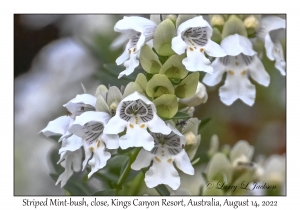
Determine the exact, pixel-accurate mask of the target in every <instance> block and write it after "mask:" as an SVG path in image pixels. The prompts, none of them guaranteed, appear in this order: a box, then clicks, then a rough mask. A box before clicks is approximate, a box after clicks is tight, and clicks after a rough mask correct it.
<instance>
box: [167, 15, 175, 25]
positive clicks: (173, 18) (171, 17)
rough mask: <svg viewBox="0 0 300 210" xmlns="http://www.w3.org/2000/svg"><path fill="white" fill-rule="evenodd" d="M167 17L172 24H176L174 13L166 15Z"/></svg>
mask: <svg viewBox="0 0 300 210" xmlns="http://www.w3.org/2000/svg"><path fill="white" fill-rule="evenodd" d="M167 18H168V19H169V20H171V21H172V22H173V23H174V25H175V24H176V20H177V16H176V15H168V16H167Z"/></svg>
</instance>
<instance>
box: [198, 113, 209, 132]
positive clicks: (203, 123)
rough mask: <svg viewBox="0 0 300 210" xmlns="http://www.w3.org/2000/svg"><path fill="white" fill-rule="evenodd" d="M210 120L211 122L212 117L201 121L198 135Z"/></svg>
mask: <svg viewBox="0 0 300 210" xmlns="http://www.w3.org/2000/svg"><path fill="white" fill-rule="evenodd" d="M210 120H211V118H210V117H206V118H203V119H201V123H200V125H199V129H198V133H199V132H200V130H202V129H203V127H204V126H205V125H206V124H207V123H209V121H210Z"/></svg>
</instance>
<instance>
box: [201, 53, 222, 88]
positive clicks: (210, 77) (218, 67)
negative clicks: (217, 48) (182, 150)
mask: <svg viewBox="0 0 300 210" xmlns="http://www.w3.org/2000/svg"><path fill="white" fill-rule="evenodd" d="M211 67H212V68H213V69H214V71H213V73H212V74H205V76H204V78H203V80H202V82H203V83H204V84H206V85H208V86H215V85H216V84H218V83H219V82H221V80H222V76H223V74H224V72H225V66H224V65H223V64H222V63H221V62H220V60H219V58H217V59H216V60H214V61H213V63H212V64H211Z"/></svg>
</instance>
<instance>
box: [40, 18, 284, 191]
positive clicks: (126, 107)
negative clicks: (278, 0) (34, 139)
mask: <svg viewBox="0 0 300 210" xmlns="http://www.w3.org/2000/svg"><path fill="white" fill-rule="evenodd" d="M173 27H175V26H173ZM157 28H158V26H157V23H155V22H153V21H151V20H149V19H146V18H142V17H135V16H133V17H124V18H123V19H122V20H120V21H118V22H117V23H116V25H115V28H114V29H115V31H117V32H121V33H122V35H121V36H120V37H119V38H118V39H117V40H116V41H115V43H114V45H118V44H120V43H123V42H124V41H126V40H129V41H128V43H127V45H126V48H125V51H124V52H123V54H122V55H121V56H120V57H119V58H117V60H116V63H117V64H118V65H121V64H123V65H124V66H125V67H126V69H125V70H124V71H122V72H121V73H120V74H119V78H121V77H122V76H124V75H129V74H131V73H133V71H134V69H135V68H136V67H137V66H138V65H139V58H140V54H141V51H143V50H142V47H143V46H144V45H145V44H148V45H149V46H151V45H152V41H153V39H155V37H154V36H155V33H156V29H157ZM282 28H285V20H283V19H281V18H279V17H266V18H263V19H262V20H261V28H260V30H259V32H258V33H257V34H258V35H257V36H258V37H259V38H261V39H263V40H264V42H265V48H266V50H267V56H268V58H270V59H271V60H275V62H276V63H275V67H276V68H278V69H279V70H280V72H281V74H283V75H284V74H285V70H284V68H285V61H284V58H283V50H282V46H281V44H280V42H279V41H278V39H276V37H277V36H276V33H275V34H274V33H273V31H274V30H275V31H276V30H277V29H282ZM175 31H176V32H175V33H176V35H175V36H173V37H172V40H171V41H170V44H169V45H170V48H169V49H170V50H172V51H173V53H174V54H178V55H183V59H182V62H181V61H180V65H181V66H183V68H185V69H184V70H182V71H186V74H185V73H183V75H184V76H180V81H179V82H177V83H176V80H171V79H170V80H169V78H168V77H167V76H166V75H163V72H162V71H160V72H159V74H156V73H158V72H156V73H155V75H153V77H151V81H148V84H147V85H146V84H144V83H147V79H146V77H140V78H139V79H140V81H145V82H140V83H138V82H137V81H136V83H134V82H133V83H134V84H133V83H129V84H128V87H129V86H130V88H131V91H129V89H130V88H128V89H125V91H120V90H119V89H118V88H117V87H115V86H113V87H110V88H109V89H106V87H105V88H101V87H100V88H98V89H97V91H96V94H95V96H92V95H89V94H82V95H77V97H76V98H74V99H73V100H71V101H69V102H68V103H67V104H65V105H64V106H65V107H66V108H67V110H68V113H69V114H68V115H67V116H62V117H59V118H57V119H55V120H53V121H51V122H49V124H48V126H47V127H46V128H44V129H43V130H42V131H41V132H42V133H43V134H44V135H46V136H53V135H61V137H60V140H59V141H61V142H62V147H61V149H60V150H59V154H60V156H61V158H60V161H59V163H60V162H62V161H65V164H64V167H65V171H64V173H62V174H61V175H60V177H59V178H58V180H57V183H59V182H61V186H62V187H63V186H64V185H65V184H66V182H67V180H68V179H69V178H70V176H71V175H72V174H73V171H79V170H80V169H82V170H85V168H86V166H87V165H89V166H90V167H91V171H90V173H89V174H88V178H90V177H91V176H92V175H93V174H94V173H95V172H97V171H98V170H99V169H102V168H103V167H105V166H106V165H107V161H108V160H109V159H110V158H111V151H110V150H115V149H118V148H119V147H120V148H121V149H122V150H125V149H127V148H130V147H141V150H140V151H139V154H138V155H137V156H136V158H135V160H134V161H133V162H132V164H131V169H133V170H141V169H142V168H146V167H148V166H150V168H149V170H148V171H147V172H146V173H145V183H146V185H147V186H148V187H149V188H153V187H156V186H157V185H159V184H166V185H168V186H170V187H171V188H172V189H173V190H176V189H178V188H179V186H180V177H179V173H178V171H177V169H176V168H178V169H179V170H181V171H182V172H184V173H185V174H188V175H194V168H193V166H192V164H191V161H190V160H191V159H192V158H193V156H194V154H195V152H196V150H197V147H198V145H199V143H200V135H198V127H199V121H198V119H197V118H191V119H190V121H189V125H188V126H190V127H192V126H191V123H193V124H194V125H195V126H194V127H193V128H191V129H190V130H188V129H187V127H188V126H186V128H185V130H184V129H178V126H177V124H176V125H175V124H174V121H172V120H170V119H169V121H166V120H165V121H164V120H163V119H162V118H160V117H159V114H158V113H159V111H160V112H161V113H164V111H165V109H166V110H167V111H166V112H168V109H170V110H171V108H172V105H174V104H169V105H168V106H163V108H162V106H160V105H161V104H163V103H165V101H167V102H168V103H170V102H169V101H168V100H170V99H171V98H174V97H175V102H174V103H176V102H177V103H178V104H179V105H178V104H176V106H174V107H175V108H173V109H172V113H173V112H174V110H175V112H174V113H176V112H177V111H178V110H179V111H182V110H184V111H185V112H186V113H190V112H191V111H190V110H192V112H193V110H194V106H197V105H199V104H200V103H204V102H206V100H207V93H206V89H205V86H204V85H203V84H201V83H200V82H199V79H198V78H196V80H195V82H194V83H193V84H195V85H194V86H193V87H194V89H193V88H192V87H191V86H192V85H191V86H189V84H188V82H186V83H184V82H182V81H185V80H186V81H188V79H189V81H192V80H191V79H190V77H189V78H188V76H187V74H188V72H197V71H203V72H206V75H205V77H204V79H203V82H204V83H205V84H206V85H209V86H214V85H216V84H218V83H219V82H220V81H221V79H222V76H223V74H224V73H225V72H226V73H227V76H226V81H225V84H224V85H223V86H222V87H221V88H220V90H219V93H220V98H221V100H222V102H223V103H224V104H226V105H231V104H232V103H233V102H234V101H236V100H237V99H241V100H242V101H243V102H245V103H246V104H248V105H250V106H252V105H253V104H254V101H255V95H256V90H255V86H254V85H253V84H252V83H251V82H250V80H249V77H251V78H252V79H253V80H255V81H256V82H258V83H259V84H261V85H264V86H268V85H269V83H270V76H269V74H268V73H267V71H266V70H265V68H264V66H263V64H262V62H261V61H260V59H259V58H258V56H257V52H256V51H254V50H253V47H252V42H251V41H250V40H249V39H248V37H245V36H242V35H240V34H238V33H236V34H232V35H228V36H226V37H224V39H223V40H222V41H221V43H220V45H218V44H217V43H216V42H214V41H212V40H211V38H212V35H213V29H212V27H211V26H210V24H209V23H208V22H207V21H206V20H204V19H203V17H202V16H196V17H194V18H191V19H188V20H186V21H184V22H182V23H180V24H178V26H177V27H176V30H175ZM159 38H161V37H157V39H159ZM161 39H166V38H161ZM153 44H154V45H155V44H157V41H156V43H153ZM166 46H167V45H166ZM147 49H148V48H147ZM147 49H146V50H147ZM151 52H152V50H151ZM165 52H167V51H165ZM152 53H154V52H152ZM170 55H172V54H170ZM151 56H153V57H155V56H156V55H155V56H154V55H153V54H151ZM172 56H175V55H172ZM176 56H177V55H176ZM208 56H210V57H214V58H216V59H215V60H214V61H213V62H212V63H211V61H210V59H208V58H207V57H208ZM156 58H157V56H156ZM156 58H155V59H156ZM171 58H172V57H171ZM173 58H174V57H173ZM173 58H172V59H173ZM172 59H170V60H169V62H172ZM156 60H157V63H159V60H158V58H157V59H156ZM141 62H142V61H141ZM151 62H153V61H151ZM151 62H149V63H151ZM170 66H171V67H170V68H173V67H174V66H173V65H170ZM168 68H169V67H168ZM174 68H175V67H174ZM180 70H181V69H180V68H178V69H177V70H176V71H175V72H180ZM179 74H180V73H178V75H179ZM192 74H194V75H198V77H199V73H198V72H197V73H192ZM189 75H191V74H189ZM192 76H193V75H192ZM185 77H186V78H188V79H184V78H185ZM155 78H157V80H160V81H158V82H157V83H159V84H157V86H156V83H155V82H156V81H153V80H155ZM162 81H163V82H162ZM165 81H167V82H165ZM171 81H172V82H173V83H175V85H174V84H173V83H171ZM161 83H162V84H161ZM164 83H165V84H164ZM190 83H192V82H190ZM197 84H198V85H197ZM163 85H165V86H163ZM173 85H174V87H175V88H176V89H175V91H174V87H173ZM145 86H146V88H145ZM133 87H135V89H134V88H133ZM126 88H127V87H126ZM188 88H190V89H188ZM132 89H134V91H132ZM153 92H155V94H154V93H153ZM190 92H192V93H193V94H190ZM150 94H151V95H150ZM160 96H162V98H163V97H165V98H166V99H162V98H158V97H160ZM172 103H173V102H172ZM180 106H182V107H184V109H182V110H180V108H181V107H180ZM170 107H171V108H170ZM170 115H172V116H174V114H170ZM160 116H161V115H160ZM171 119H172V117H171ZM185 124H187V123H185ZM176 126H177V128H176ZM81 147H83V149H84V152H85V155H84V160H83V162H82V158H83V154H82V149H81ZM187 147H193V148H192V149H191V151H192V153H193V155H190V154H188V153H187V151H188V150H187ZM250 153H251V154H250ZM252 153H253V151H252V150H249V155H248V156H249V157H250V156H252ZM239 158H240V159H234V158H233V159H232V161H233V163H232V164H237V163H239V162H240V161H242V159H241V158H246V157H244V156H241V157H239ZM246 159H247V158H246ZM248 159H249V158H248ZM151 162H152V165H151ZM174 164H175V165H176V167H175V165H174Z"/></svg>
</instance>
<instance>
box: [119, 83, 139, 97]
mask: <svg viewBox="0 0 300 210" xmlns="http://www.w3.org/2000/svg"><path fill="white" fill-rule="evenodd" d="M135 91H137V92H139V93H143V92H144V91H143V89H142V88H141V87H140V86H139V85H138V84H137V83H136V82H129V83H128V84H127V85H126V87H125V90H124V93H123V98H125V97H127V96H129V95H130V94H132V93H134V92H135Z"/></svg>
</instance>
